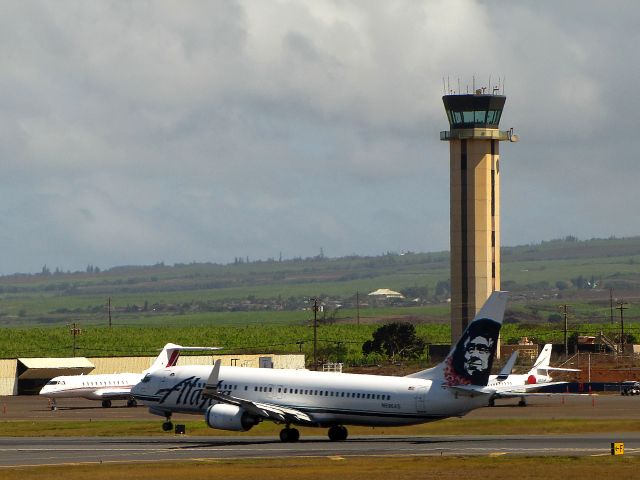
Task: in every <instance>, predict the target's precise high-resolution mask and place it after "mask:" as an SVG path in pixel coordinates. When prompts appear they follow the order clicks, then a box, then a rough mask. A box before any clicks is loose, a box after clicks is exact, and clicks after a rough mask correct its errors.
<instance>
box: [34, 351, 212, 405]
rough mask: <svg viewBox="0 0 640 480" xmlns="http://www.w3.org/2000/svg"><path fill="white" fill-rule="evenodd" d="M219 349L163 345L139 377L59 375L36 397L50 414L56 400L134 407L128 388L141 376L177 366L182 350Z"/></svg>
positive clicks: (123, 375)
mask: <svg viewBox="0 0 640 480" xmlns="http://www.w3.org/2000/svg"><path fill="white" fill-rule="evenodd" d="M219 349H220V348H219V347H183V346H181V345H176V344H173V343H167V344H166V345H165V346H164V348H163V349H162V351H161V352H160V355H158V357H157V358H156V359H155V361H154V362H153V365H151V367H149V368H148V369H147V370H145V371H143V372H142V373H105V374H101V375H62V376H59V377H55V378H53V379H51V380H49V381H48V382H47V383H46V385H45V386H44V387H42V389H41V390H40V395H42V396H43V397H47V398H49V400H50V406H51V410H56V409H57V408H58V406H57V404H56V399H58V398H87V399H89V400H102V406H103V407H105V408H108V407H111V401H112V400H126V401H127V407H135V406H136V404H137V403H136V400H135V398H133V396H132V395H131V388H132V387H133V386H134V385H135V384H137V383H138V382H139V381H140V380H142V378H144V376H145V375H146V374H147V373H149V372H153V371H155V370H158V369H161V368H166V367H172V366H174V365H175V364H176V363H177V362H178V358H179V357H180V352H181V351H183V350H191V351H196V350H197V351H200V350H219Z"/></svg>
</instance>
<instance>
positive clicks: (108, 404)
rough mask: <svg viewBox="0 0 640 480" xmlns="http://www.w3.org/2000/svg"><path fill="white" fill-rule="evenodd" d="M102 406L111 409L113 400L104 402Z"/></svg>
mask: <svg viewBox="0 0 640 480" xmlns="http://www.w3.org/2000/svg"><path fill="white" fill-rule="evenodd" d="M102 406H103V407H104V408H109V407H111V400H102Z"/></svg>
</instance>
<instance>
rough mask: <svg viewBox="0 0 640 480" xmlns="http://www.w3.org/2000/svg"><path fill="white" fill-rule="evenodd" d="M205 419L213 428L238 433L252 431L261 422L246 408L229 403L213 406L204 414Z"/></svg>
mask: <svg viewBox="0 0 640 480" xmlns="http://www.w3.org/2000/svg"><path fill="white" fill-rule="evenodd" d="M204 419H205V421H206V422H207V425H209V427H211V428H217V429H219V430H234V431H237V432H246V431H248V430H251V428H252V427H253V426H254V425H256V424H257V423H258V422H259V421H260V420H259V419H258V418H256V417H254V416H252V415H251V414H250V413H249V412H247V411H246V410H245V409H244V408H242V407H238V406H237V405H229V404H227V403H216V404H215V405H211V406H210V407H209V408H208V409H207V411H206V413H205V414H204Z"/></svg>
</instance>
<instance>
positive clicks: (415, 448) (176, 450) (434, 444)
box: [0, 433, 640, 468]
mask: <svg viewBox="0 0 640 480" xmlns="http://www.w3.org/2000/svg"><path fill="white" fill-rule="evenodd" d="M612 440H615V441H621V442H624V443H625V455H634V456H635V455H640V434H638V433H631V434H621V435H617V436H616V437H615V439H612V438H611V436H610V435H607V434H596V435H580V436H576V435H553V436H546V435H545V436H516V435H509V436H476V437H468V436H437V437H409V436H394V437H384V438H376V437H354V438H352V439H349V440H348V441H345V442H330V441H328V440H326V439H325V438H324V437H307V438H305V439H303V440H301V441H300V442H297V443H293V444H291V443H280V442H279V441H275V440H273V439H267V438H265V437H251V436H247V437H233V438H230V437H204V438H203V437H198V438H188V437H172V438H158V437H130V438H126V439H117V438H92V437H89V438H87V437H83V438H6V437H2V438H0V468H15V467H21V466H22V467H24V466H37V465H70V464H85V463H86V464H94V463H113V462H118V463H130V462H158V461H194V460H216V459H245V460H247V459H259V458H285V457H288V458H291V457H350V456H407V455H410V456H445V455H446V456H460V455H494V456H501V455H514V454H515V455H527V456H552V455H557V456H608V455H610V444H611V441H612Z"/></svg>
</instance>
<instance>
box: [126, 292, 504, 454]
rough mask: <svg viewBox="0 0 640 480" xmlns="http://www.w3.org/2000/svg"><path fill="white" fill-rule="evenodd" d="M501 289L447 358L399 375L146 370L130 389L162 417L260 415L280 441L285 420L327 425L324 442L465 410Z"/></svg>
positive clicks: (216, 420)
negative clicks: (353, 429) (357, 428)
mask: <svg viewBox="0 0 640 480" xmlns="http://www.w3.org/2000/svg"><path fill="white" fill-rule="evenodd" d="M505 303H506V294H505V293H504V292H494V293H492V294H491V297H490V298H489V299H488V300H487V301H486V302H485V304H484V305H483V307H482V308H481V309H480V311H479V312H478V313H477V314H476V317H475V318H474V320H473V321H472V322H471V323H470V324H469V325H468V327H467V329H466V330H465V331H464V332H463V334H462V337H461V338H460V340H458V342H457V343H456V345H455V346H454V348H453V349H452V350H451V352H450V353H449V355H448V356H447V358H446V359H445V360H444V361H443V362H441V363H439V364H438V365H436V366H435V367H433V368H429V369H426V370H422V371H420V372H415V373H412V374H411V375H408V376H406V377H387V376H378V375H356V374H346V373H332V372H313V371H309V370H277V369H263V368H242V367H222V366H221V362H220V360H217V361H216V362H215V365H214V366H213V367H212V366H184V367H171V368H165V369H161V370H157V371H155V372H150V373H148V374H147V375H146V376H145V377H144V378H143V380H142V381H141V382H140V383H139V384H138V385H136V386H135V387H133V389H132V390H131V393H132V394H133V395H134V397H135V398H136V399H138V400H141V401H143V402H144V403H145V404H146V405H148V406H149V410H150V411H151V413H155V414H157V415H164V416H165V417H166V419H167V420H166V422H165V423H164V424H163V429H164V430H166V431H168V430H170V429H171V428H172V426H173V425H172V423H171V422H170V419H171V415H172V414H173V413H175V412H184V413H197V414H201V415H204V419H205V421H206V422H207V425H209V426H210V427H212V428H218V429H223V430H235V431H247V430H249V429H251V428H252V427H253V426H254V425H256V424H257V423H260V422H261V421H263V420H270V421H273V422H276V423H281V424H284V425H285V428H284V429H283V430H282V431H281V432H280V439H281V440H282V441H283V442H295V441H297V440H298V439H299V435H300V433H299V432H298V430H297V429H295V428H291V425H308V426H315V427H325V426H327V427H329V432H328V433H329V439H330V440H345V439H346V438H347V435H348V432H347V429H346V427H345V426H344V425H368V426H394V425H411V424H416V423H424V422H430V421H433V420H439V419H442V418H447V417H452V416H460V415H464V414H465V413H467V412H468V411H470V410H473V409H474V408H478V407H483V406H486V405H487V401H488V398H490V396H491V395H492V394H493V393H494V391H493V390H492V391H488V390H487V389H486V385H487V382H488V381H489V376H490V372H491V365H492V363H493V358H494V356H495V353H496V348H497V343H498V335H499V332H500V326H501V325H502V319H503V316H504V308H505Z"/></svg>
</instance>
